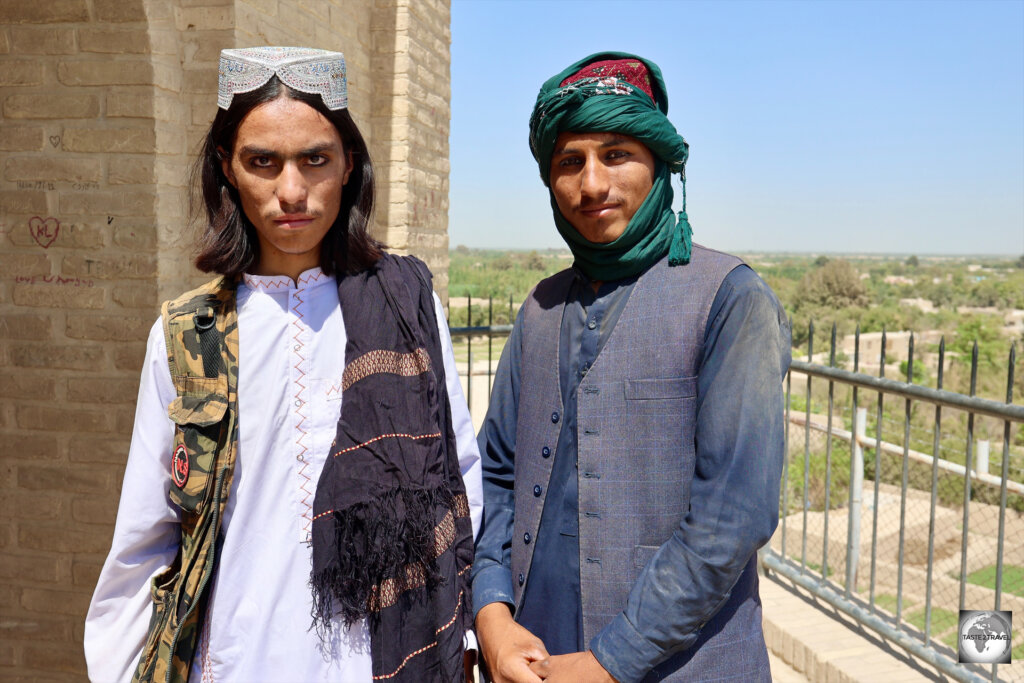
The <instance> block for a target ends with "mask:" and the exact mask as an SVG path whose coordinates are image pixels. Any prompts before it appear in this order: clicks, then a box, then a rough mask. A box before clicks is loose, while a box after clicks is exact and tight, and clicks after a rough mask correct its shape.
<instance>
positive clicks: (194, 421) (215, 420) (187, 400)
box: [167, 374, 228, 514]
mask: <svg viewBox="0 0 1024 683" xmlns="http://www.w3.org/2000/svg"><path fill="white" fill-rule="evenodd" d="M175 380H176V381H177V382H181V383H183V384H184V385H185V386H186V388H187V391H185V392H182V393H180V394H179V396H178V397H177V398H175V399H174V401H173V402H172V403H171V405H170V408H169V409H168V411H167V412H168V415H169V416H170V418H171V420H172V421H173V422H174V423H175V424H176V425H177V427H176V428H175V430H174V443H173V445H172V450H171V462H170V470H171V482H172V483H171V486H170V488H169V493H170V497H171V500H172V501H174V503H175V504H177V505H178V506H179V507H181V509H182V510H184V511H185V512H190V513H196V514H198V513H199V512H201V511H202V509H203V508H204V507H205V505H206V504H207V503H208V502H209V499H210V497H211V496H212V493H213V483H214V479H215V477H216V472H215V470H214V467H215V465H216V459H217V451H218V448H219V447H220V446H221V442H222V441H223V440H224V439H226V438H228V435H227V434H226V426H227V425H226V422H227V420H225V415H226V413H227V406H228V400H227V376H226V375H224V374H222V375H221V376H220V377H178V378H175Z"/></svg>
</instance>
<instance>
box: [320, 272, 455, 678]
mask: <svg viewBox="0 0 1024 683" xmlns="http://www.w3.org/2000/svg"><path fill="white" fill-rule="evenodd" d="M431 291H432V290H431V285H430V273H429V271H428V270H427V268H426V266H425V265H424V264H423V263H422V262H420V261H419V260H417V259H415V258H411V257H404V258H403V257H397V256H393V255H390V254H386V255H385V256H383V257H382V258H381V259H380V260H379V261H378V262H377V264H376V265H375V266H373V267H372V268H370V269H369V270H367V271H364V272H362V273H359V274H357V275H346V276H344V277H343V278H342V279H341V281H340V282H339V284H338V298H339V299H340V301H341V312H342V316H343V317H344V320H345V331H346V334H347V335H348V343H347V345H346V347H345V373H344V375H343V379H342V408H341V419H340V421H339V423H338V432H337V437H336V439H335V442H334V445H333V446H332V447H331V451H330V455H329V456H328V459H327V463H326V464H325V466H324V470H323V472H322V474H321V475H320V481H319V482H318V483H317V489H316V497H315V499H314V502H313V514H314V517H313V573H312V577H311V586H312V591H313V602H314V607H313V610H314V611H313V619H314V625H315V626H316V627H317V629H318V630H319V631H320V633H321V635H324V634H325V633H326V632H327V631H329V630H330V629H331V624H332V617H334V616H335V615H339V616H340V617H341V618H342V619H343V620H344V622H345V624H346V626H351V625H352V623H354V622H355V621H357V620H359V619H363V618H365V619H366V620H367V623H368V626H369V630H370V652H371V657H372V660H373V677H374V680H386V681H396V682H402V681H408V682H410V683H412V682H415V683H422V682H424V681H445V682H446V683H447V682H448V681H463V680H465V676H464V670H463V636H464V634H465V632H466V629H467V628H468V627H469V626H470V625H471V624H472V614H471V611H470V605H471V600H470V595H469V568H470V564H471V563H472V560H473V539H472V526H471V523H470V518H469V503H468V501H467V499H466V489H465V486H464V484H463V482H462V477H461V475H460V472H459V463H458V457H457V454H456V450H455V434H454V430H453V428H452V420H451V407H450V405H449V403H448V392H447V391H446V390H445V375H444V362H443V358H442V355H441V343H440V338H439V336H438V332H437V321H436V317H435V314H434V301H433V297H432V294H431Z"/></svg>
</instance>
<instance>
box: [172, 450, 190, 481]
mask: <svg viewBox="0 0 1024 683" xmlns="http://www.w3.org/2000/svg"><path fill="white" fill-rule="evenodd" d="M171 476H172V477H173V478H174V483H175V485H176V486H177V487H178V488H179V489H183V488H185V483H186V482H188V451H187V450H186V449H185V444H181V445H180V446H178V447H177V448H175V449H174V457H173V458H171Z"/></svg>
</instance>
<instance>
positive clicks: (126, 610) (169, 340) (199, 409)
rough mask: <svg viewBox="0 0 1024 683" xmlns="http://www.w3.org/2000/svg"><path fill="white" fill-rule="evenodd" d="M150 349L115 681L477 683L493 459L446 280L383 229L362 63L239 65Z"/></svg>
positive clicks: (100, 661) (118, 552)
mask: <svg viewBox="0 0 1024 683" xmlns="http://www.w3.org/2000/svg"><path fill="white" fill-rule="evenodd" d="M194 177H198V179H199V184H200V188H199V189H200V190H201V193H202V197H203V205H202V213H203V214H204V217H205V221H204V223H203V230H202V234H201V236H200V238H199V244H198V250H197V252H198V254H197V256H196V261H195V262H196V266H197V267H198V268H199V269H200V270H202V271H204V272H208V273H216V274H218V277H217V278H216V279H214V280H213V281H211V282H210V283H208V284H207V285H204V286H203V287H200V288H199V289H196V290H194V291H192V292H188V293H186V294H184V295H182V296H180V297H178V298H177V299H174V300H172V301H169V302H166V303H165V304H164V306H163V311H162V314H161V317H160V319H159V320H158V321H157V322H156V324H155V325H154V326H153V328H152V330H151V332H150V335H149V341H148V346H147V353H146V359H145V364H144V367H143V372H142V382H141V386H140V389H139V399H138V405H137V410H136V419H135V429H134V433H133V436H132V443H131V449H130V452H129V455H128V463H127V467H126V470H125V475H124V486H123V489H122V494H121V501H120V507H119V510H118V516H117V525H116V528H115V531H114V538H113V542H112V545H111V550H110V554H109V556H108V557H107V561H106V563H105V564H104V566H103V569H102V571H101V573H100V577H99V581H98V584H97V586H96V591H95V593H94V595H93V599H92V603H91V605H90V608H89V614H88V617H87V620H86V625H85V654H86V660H87V662H88V666H89V676H90V678H91V679H92V680H94V681H127V680H137V681H154V680H159V681H186V680H193V681H207V680H209V681H213V680H226V681H247V682H248V681H326V680H332V681H353V682H356V681H358V682H367V683H368V682H369V681H371V680H377V679H383V680H390V681H407V682H411V683H420V682H421V681H427V680H443V681H452V680H455V681H460V680H464V677H465V669H464V651H465V641H464V638H465V637H466V634H467V629H468V628H469V627H470V625H471V619H472V617H471V612H470V609H469V604H470V601H471V598H470V595H469V585H468V583H469V582H468V570H469V567H470V564H471V562H472V556H473V546H472V539H473V533H474V529H475V528H476V526H477V525H478V523H479V517H480V508H481V492H480V474H479V454H478V451H477V447H476V442H475V438H474V434H473V427H472V423H471V421H470V417H469V412H468V409H467V407H466V402H465V399H464V397H463V395H462V391H461V388H460V386H459V379H458V376H457V375H456V372H455V364H454V363H455V361H454V356H453V353H452V347H451V340H450V338H449V335H448V329H447V326H446V324H445V321H444V317H443V312H442V309H441V305H440V302H439V301H438V299H437V296H436V295H435V294H433V291H432V288H431V276H430V273H429V271H428V270H427V269H426V266H425V265H424V264H423V263H422V262H420V261H419V260H417V259H415V258H412V257H398V256H393V255H390V254H388V253H386V252H385V251H384V246H383V245H382V244H380V243H379V242H377V241H376V240H374V239H373V238H372V237H371V236H370V234H369V231H368V226H369V220H370V216H371V213H372V208H373V193H374V188H373V166H372V164H371V163H370V158H369V154H368V152H367V146H366V143H365V142H364V140H363V137H362V135H361V134H360V132H359V129H358V128H357V127H356V125H355V123H354V121H353V120H352V117H351V116H350V115H349V113H348V110H347V80H346V74H345V62H344V58H343V56H342V55H341V53H337V52H326V51H322V50H311V49H306V48H286V47H265V48H246V49H240V50H225V51H223V52H222V53H221V62H220V80H219V90H218V111H217V114H216V116H215V117H214V120H213V123H212V125H211V127H210V130H209V132H208V134H207V136H206V140H205V143H204V146H203V150H202V152H201V155H200V157H199V159H198V161H197V164H196V172H195V176H194Z"/></svg>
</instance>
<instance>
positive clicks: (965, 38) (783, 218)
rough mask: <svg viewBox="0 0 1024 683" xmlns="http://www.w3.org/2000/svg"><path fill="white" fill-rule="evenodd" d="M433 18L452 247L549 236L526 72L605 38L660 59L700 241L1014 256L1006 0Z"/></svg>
mask: <svg viewBox="0 0 1024 683" xmlns="http://www.w3.org/2000/svg"><path fill="white" fill-rule="evenodd" d="M451 13H452V48H451V49H452V122H451V195H450V202H451V204H450V212H449V234H450V239H451V245H452V246H453V247H454V246H455V245H459V244H465V245H467V246H471V247H503V248H524V249H526V248H530V249H532V248H544V247H561V246H563V243H562V242H561V240H560V238H559V237H558V234H557V232H556V231H555V228H554V224H553V222H552V219H551V213H550V206H549V203H548V195H547V190H546V189H545V188H544V186H543V185H542V184H541V182H540V177H539V175H538V170H537V166H536V164H535V162H534V161H533V157H532V156H531V155H530V151H529V146H528V143H527V130H528V121H529V116H530V112H531V110H532V107H533V102H534V99H535V98H536V95H537V90H538V88H539V87H540V84H541V83H542V82H543V81H544V80H545V79H547V78H549V77H550V76H552V75H554V74H555V73H557V72H558V71H560V70H561V69H562V68H564V67H565V66H567V65H568V64H570V63H572V62H574V61H576V60H577V59H579V58H581V57H584V56H586V55H588V54H591V53H593V52H597V51H600V50H609V49H610V50H622V51H627V52H634V53H638V54H642V55H644V56H645V57H648V58H650V59H652V60H654V61H655V62H656V63H658V64H659V65H660V66H661V68H662V71H663V73H664V75H665V80H666V82H667V84H668V91H669V103H670V107H669V118H670V119H671V120H672V122H673V123H674V124H675V125H676V128H678V129H679V131H680V132H681V133H682V134H683V136H684V137H685V138H686V140H687V141H688V142H689V143H690V162H689V164H688V165H687V197H688V210H689V214H690V218H691V223H692V224H693V226H694V238H695V240H696V241H698V242H701V243H702V244H705V245H708V246H713V247H716V248H719V249H724V250H732V251H806V252H893V253H916V254H957V253H964V254H1005V255H1012V256H1018V255H1020V254H1022V253H1024V0H997V1H996V2H978V1H970V2H966V1H964V2H925V1H923V0H902V1H893V2H877V1H872V0H860V1H856V2H839V1H820V2H811V1H809V0H807V1H803V2H781V1H769V0H760V1H754V2H749V1H740V0H731V1H723V2H686V1H683V0H676V1H674V2H660V1H655V0H633V1H631V2H626V1H623V2H600V1H595V0H562V1H559V2H533V1H529V0H519V1H510V0H452V8H451ZM677 185H678V184H677ZM676 189H677V198H676V206H677V208H678V202H679V199H678V186H677V187H676Z"/></svg>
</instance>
